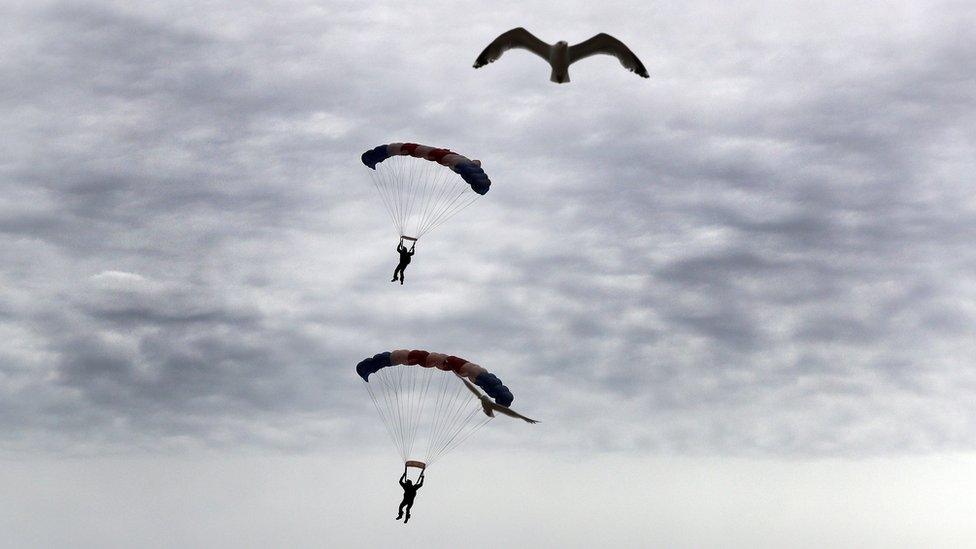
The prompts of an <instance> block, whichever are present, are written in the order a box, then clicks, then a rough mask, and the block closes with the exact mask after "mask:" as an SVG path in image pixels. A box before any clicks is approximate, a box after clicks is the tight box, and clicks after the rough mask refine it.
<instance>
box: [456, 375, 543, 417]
mask: <svg viewBox="0 0 976 549" xmlns="http://www.w3.org/2000/svg"><path fill="white" fill-rule="evenodd" d="M458 377H459V378H460V379H461V381H462V382H463V383H464V384H465V385H466V386H467V387H468V389H469V390H470V391H471V392H472V393H474V396H476V397H478V399H479V400H480V401H481V408H482V409H483V410H484V411H485V415H486V416H488V417H495V413H494V412H496V411H497V412H501V413H502V414H505V415H506V416H510V417H517V418H519V419H521V420H524V421H527V422H529V423H539V422H538V421H536V420H534V419H529V418H527V417H525V416H523V415H522V414H520V413H518V412H516V411H515V410H513V409H511V408H509V407H508V406H502V405H501V404H498V403H496V402H494V401H492V400H491V399H490V398H488V397H487V396H485V395H483V394H481V391H479V390H478V389H475V387H474V385H472V384H470V383H469V382H468V380H466V379H464V378H463V377H461V376H458Z"/></svg>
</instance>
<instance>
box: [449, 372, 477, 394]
mask: <svg viewBox="0 0 976 549" xmlns="http://www.w3.org/2000/svg"><path fill="white" fill-rule="evenodd" d="M455 375H456V374H455ZM458 379H460V380H461V383H464V386H465V387H467V388H468V390H469V391H471V392H472V393H474V396H475V397H477V398H478V399H480V398H481V396H482V395H481V392H480V391H478V390H477V389H475V388H474V385H471V383H469V382H468V380H466V379H464V378H463V377H461V376H458Z"/></svg>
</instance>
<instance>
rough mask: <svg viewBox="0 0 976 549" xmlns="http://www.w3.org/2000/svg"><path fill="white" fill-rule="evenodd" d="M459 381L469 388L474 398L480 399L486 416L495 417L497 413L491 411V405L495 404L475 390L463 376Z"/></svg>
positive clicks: (459, 377)
mask: <svg viewBox="0 0 976 549" xmlns="http://www.w3.org/2000/svg"><path fill="white" fill-rule="evenodd" d="M455 375H457V374H455ZM458 379H460V380H461V382H462V383H464V386H465V387H467V388H468V390H469V391H471V392H472V393H474V396H476V397H478V400H480V401H481V409H482V410H484V412H485V415H486V416H488V417H495V413H494V412H492V411H491V405H492V404H493V403H492V401H491V400H489V399H488V397H486V396H485V395H483V394H481V392H479V391H478V390H477V389H475V388H474V385H471V383H469V382H468V380H466V379H464V378H463V377H461V376H458Z"/></svg>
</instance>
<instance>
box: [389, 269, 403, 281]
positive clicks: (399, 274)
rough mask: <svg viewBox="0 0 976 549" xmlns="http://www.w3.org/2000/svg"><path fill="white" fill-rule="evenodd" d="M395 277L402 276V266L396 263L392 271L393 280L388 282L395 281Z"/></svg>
mask: <svg viewBox="0 0 976 549" xmlns="http://www.w3.org/2000/svg"><path fill="white" fill-rule="evenodd" d="M397 277H399V278H403V267H402V266H400V265H397V268H396V269H395V270H394V271H393V280H391V281H390V282H396V281H397Z"/></svg>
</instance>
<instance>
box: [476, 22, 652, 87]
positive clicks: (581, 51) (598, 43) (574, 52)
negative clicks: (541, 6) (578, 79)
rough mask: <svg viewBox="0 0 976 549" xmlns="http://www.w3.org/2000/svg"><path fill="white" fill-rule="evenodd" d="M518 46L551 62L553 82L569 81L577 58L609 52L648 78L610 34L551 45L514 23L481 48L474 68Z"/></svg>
mask: <svg viewBox="0 0 976 549" xmlns="http://www.w3.org/2000/svg"><path fill="white" fill-rule="evenodd" d="M515 48H521V49H523V50H529V51H530V52H532V53H534V54H536V55H538V56H539V57H541V58H543V59H545V60H546V61H548V62H549V65H551V66H552V74H551V75H550V76H549V80H552V81H553V82H556V83H557V84H564V83H566V82H569V66H570V65H572V64H573V63H575V62H577V61H579V60H580V59H583V58H586V57H589V56H591V55H596V54H598V53H604V54H607V55H612V56H614V57H616V58H617V60H618V61H620V64H621V65H623V66H624V68H626V69H627V70H629V71H631V72H634V73H637V74H638V75H639V76H643V77H644V78H649V77H650V76H649V75H648V74H647V69H646V68H644V64H643V63H641V61H640V59H638V58H637V56H636V55H634V52H632V51H630V48H628V47H627V46H625V45H624V43H623V42H621V41H620V40H617V39H616V38H614V37H612V36H610V35H609V34H605V33H602V32H601V33H600V34H598V35H596V36H594V37H593V38H590V39H589V40H585V41H583V42H580V43H579V44H576V45H573V46H570V45H569V43H568V42H563V41H559V42H556V43H555V44H553V45H550V44H547V43H545V42H543V41H542V40H539V39H538V38H536V37H535V35H533V34H532V33H531V32H529V31H527V30H525V29H523V28H522V27H518V28H515V29H512V30H510V31H508V32H505V33H502V34H501V35H500V36H499V37H498V38H496V39H495V40H494V41H493V42H492V43H491V44H488V47H487V48H485V51H483V52H481V55H479V56H478V58H477V59H475V61H474V68H476V69H477V68H480V67H484V66H485V65H487V64H488V63H491V62H492V61H495V60H497V59H498V58H499V57H501V56H502V54H503V53H505V52H506V51H508V50H511V49H515Z"/></svg>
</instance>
